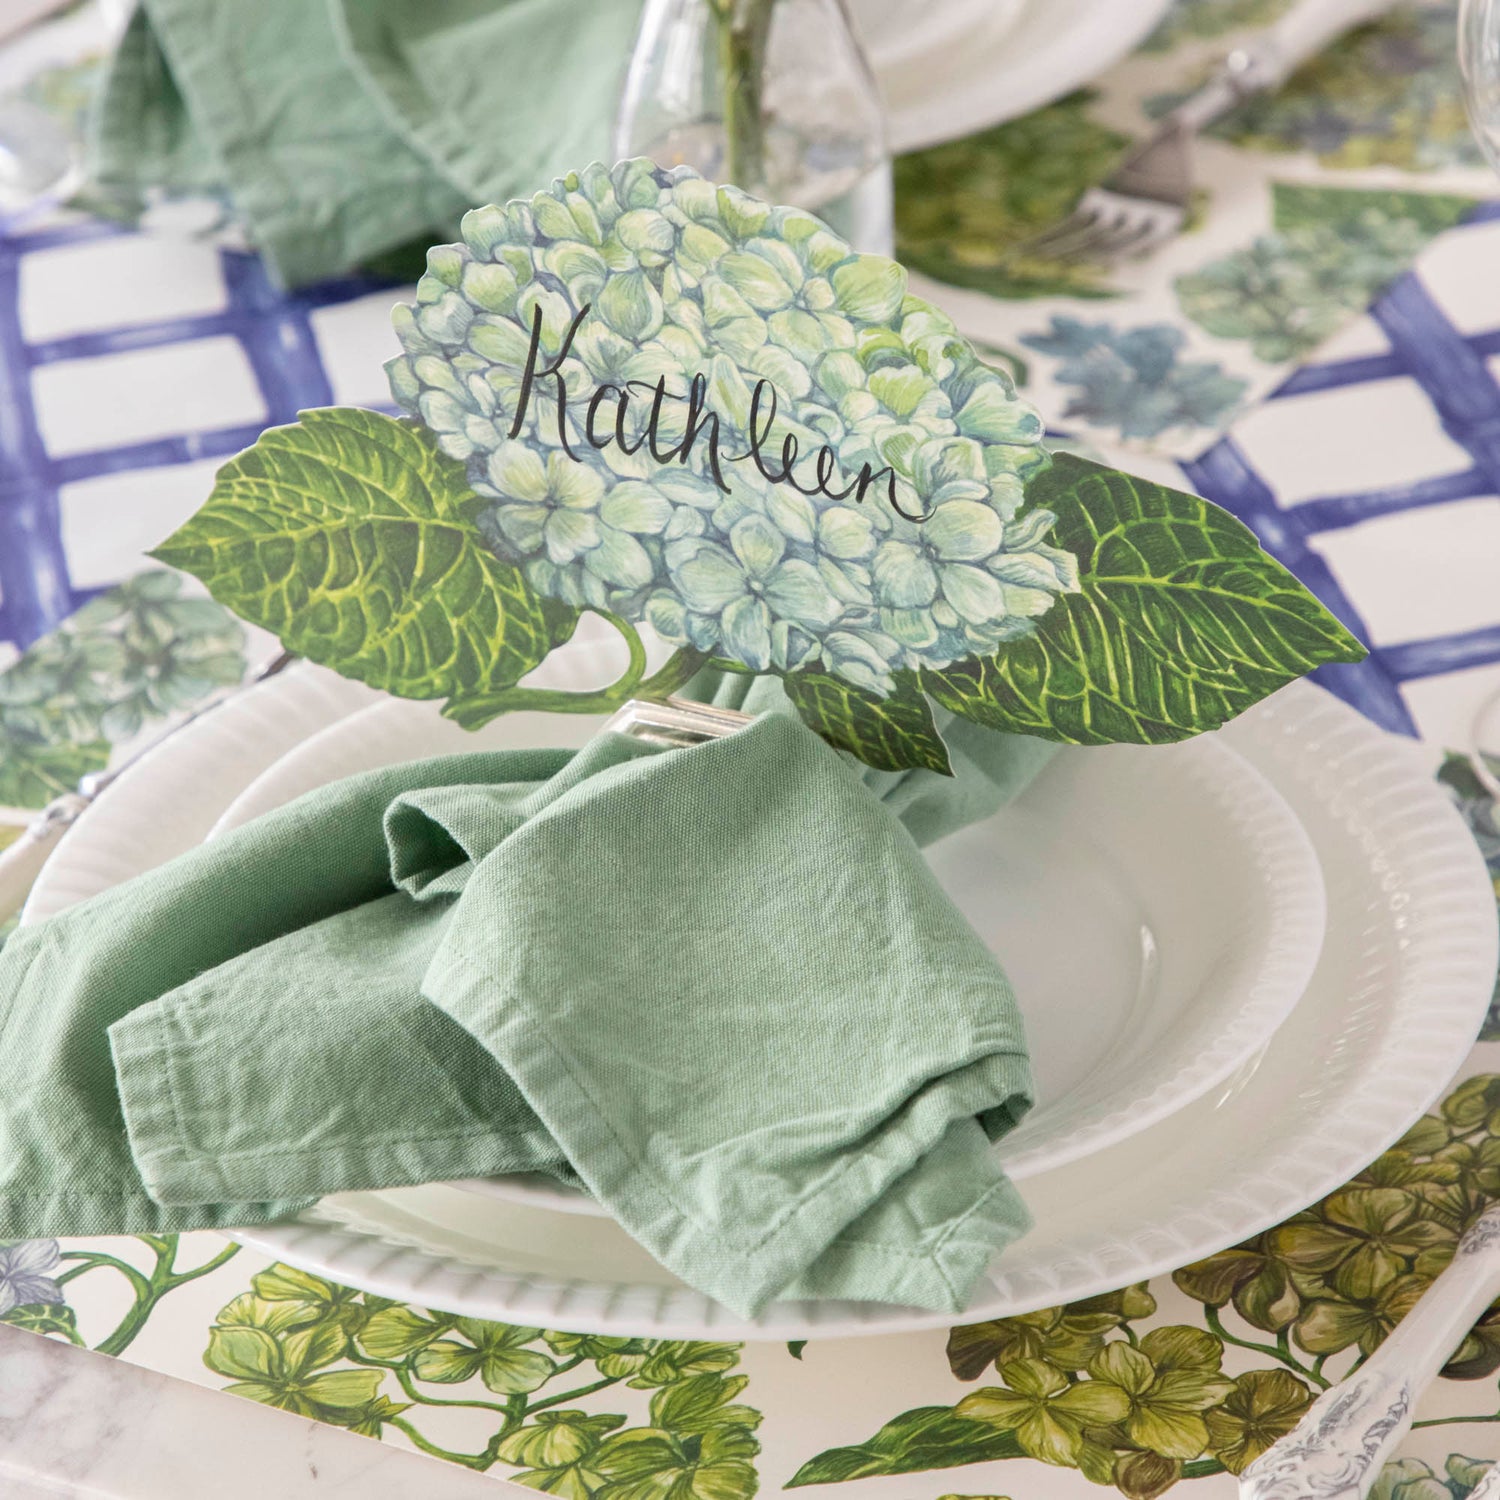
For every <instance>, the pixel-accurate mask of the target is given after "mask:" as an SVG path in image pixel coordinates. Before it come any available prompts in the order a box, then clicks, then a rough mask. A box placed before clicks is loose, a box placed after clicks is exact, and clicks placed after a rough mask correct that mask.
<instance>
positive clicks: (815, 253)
mask: <svg viewBox="0 0 1500 1500" xmlns="http://www.w3.org/2000/svg"><path fill="white" fill-rule="evenodd" d="M462 232H463V240H462V242H461V243H460V244H457V245H451V246H443V247H440V248H439V249H437V250H434V251H433V252H432V254H431V256H430V257H429V262H428V270H427V273H426V274H425V275H424V276H423V278H422V280H421V282H420V283H419V286H418V292H417V302H416V305H415V306H414V307H410V308H402V309H398V312H397V319H396V326H397V332H398V334H399V335H400V338H401V342H402V345H403V346H404V349H405V353H404V354H403V355H402V356H401V357H399V358H397V359H396V360H393V361H392V362H391V364H390V365H389V366H388V369H389V373H390V378H391V388H392V390H393V392H394V393H395V396H396V399H397V400H398V401H399V402H400V403H401V405H402V406H403V407H405V409H406V410H407V411H409V412H410V413H412V414H413V415H414V416H416V417H419V418H420V419H421V421H422V422H423V423H425V424H426V426H427V427H428V428H430V429H431V430H432V431H433V432H434V433H435V434H436V435H437V438H438V442H439V445H440V446H441V448H442V449H443V451H444V452H445V453H446V454H448V455H450V456H451V457H452V458H454V459H457V460H459V461H461V462H462V463H463V464H464V465H465V468H466V471H467V475H468V480H469V483H470V484H471V485H472V486H473V489H474V491H475V492H476V494H478V495H479V496H481V497H482V498H483V499H484V500H485V501H486V502H487V504H486V506H485V508H484V509H483V511H482V512H481V515H480V521H479V525H480V529H481V532H482V534H483V536H484V539H485V541H486V543H487V544H488V545H489V546H490V547H491V548H492V549H493V550H494V551H495V553H496V554H497V555H498V556H500V557H501V558H503V559H505V560H506V561H508V562H510V563H513V564H515V565H517V566H519V567H520V568H521V570H522V572H523V573H524V575H525V577H526V579H527V581H528V582H529V583H530V585H531V586H532V587H533V588H534V589H535V590H536V591H537V593H538V594H540V595H542V596H544V597H548V598H553V599H559V600H562V601H563V602H565V603H567V604H569V605H572V606H575V607H578V608H592V609H596V610H601V611H609V612H611V613H614V614H617V615H619V616H622V617H623V618H625V619H626V620H629V621H633V622H640V621H649V623H650V624H651V625H652V626H653V627H654V628H655V630H656V631H657V633H658V634H659V635H661V636H663V637H665V639H667V640H668V641H670V642H672V643H674V644H676V645H678V646H681V647H691V648H693V649H695V650H697V651H699V652H702V653H703V654H705V655H706V656H709V657H726V658H729V659H731V660H733V661H735V662H738V663H741V664H743V665H744V666H747V667H750V668H752V669H753V670H755V671H776V672H781V673H789V672H792V671H795V670H797V669H801V668H806V669H814V668H816V669H819V670H821V671H824V672H827V673H829V674H832V675H833V676H835V677H838V678H840V679H842V680H843V681H844V682H846V683H848V684H851V685H852V686H854V687H857V688H860V689H863V690H866V691H869V692H871V693H874V694H877V695H888V694H890V693H892V692H893V691H894V690H895V682H894V674H895V673H896V672H898V671H901V670H902V669H908V670H917V669H920V668H923V667H944V666H947V665H949V664H950V663H952V662H955V661H958V660H960V659H963V658H966V657H972V656H977V655H983V654H985V653H988V652H992V651H994V650H995V649H996V648H997V647H998V646H999V645H1000V644H1001V643H1002V642H1005V641H1009V640H1015V639H1017V638H1020V637H1022V636H1024V635H1026V634H1028V633H1030V632H1031V631H1032V630H1033V629H1034V628H1035V621H1036V620H1037V618H1038V617H1039V616H1041V615H1042V614H1044V613H1045V612H1046V611H1047V610H1048V609H1049V608H1050V607H1051V605H1052V603H1053V602H1054V600H1055V599H1056V598H1057V597H1058V596H1059V595H1060V594H1063V593H1066V592H1069V591H1071V590H1073V589H1075V588H1076V587H1077V571H1076V567H1075V565H1074V560H1073V558H1072V557H1071V556H1069V555H1068V554H1067V553H1066V552H1064V551H1063V550H1061V549H1060V548H1058V547H1057V546H1055V545H1053V544H1052V543H1050V542H1049V541H1048V540H1047V532H1048V529H1049V527H1050V526H1051V524H1052V522H1053V520H1054V517H1053V516H1052V515H1051V514H1050V513H1048V512H1045V511H1041V510H1031V511H1029V512H1028V513H1027V514H1026V516H1025V517H1024V518H1021V517H1020V516H1019V515H1018V512H1019V511H1020V508H1021V505H1022V500H1023V495H1024V488H1025V483H1026V480H1027V478H1028V477H1029V476H1031V475H1032V474H1034V473H1036V472H1037V471H1039V470H1040V469H1041V468H1043V467H1045V465H1046V463H1047V456H1046V453H1045V450H1044V449H1043V448H1042V447H1041V437H1042V424H1041V421H1040V419H1039V418H1038V416H1037V414H1036V413H1035V412H1034V411H1033V410H1032V409H1031V408H1030V407H1029V406H1027V405H1026V404H1024V403H1023V402H1022V401H1020V400H1019V399H1018V398H1017V396H1016V394H1015V389H1014V386H1013V385H1012V383H1011V381H1010V380H1009V378H1008V377H1007V376H1006V375H1004V374H1003V373H1001V372H999V371H996V370H993V369H990V368H989V367H988V366H986V365H984V364H983V363H982V362H981V361H980V360H979V359H978V357H977V356H976V355H975V354H974V352H973V351H972V349H971V348H970V347H969V346H968V344H967V343H966V342H965V341H964V340H962V339H961V338H960V337H959V336H958V334H957V332H956V330H955V329H954V327H953V324H952V323H951V322H950V321H949V320H948V319H947V318H946V317H944V316H943V315H942V314H941V313H939V312H937V311H936V310H935V309H933V308H932V307H930V306H929V305H928V304H926V303H924V302H921V301H919V300H918V299H915V298H911V297H908V296H907V293H906V273H905V272H904V271H903V270H902V268H901V267H900V266H899V265H897V264H896V263H895V262H893V261H890V260H886V259H884V258H882V257H879V256H870V255H861V254H857V253H856V252H854V251H853V250H851V249H850V247H849V246H848V245H847V244H846V243H845V242H844V241H843V240H841V239H839V238H838V237H837V236H836V235H834V234H833V233H832V232H831V231H830V230H829V229H827V228H826V226H824V225H823V224H822V223H821V221H819V220H818V219H816V218H814V217H813V216H812V215H810V214H807V213H804V212H802V211H801V210H798V209H791V208H772V207H770V206H768V205H766V204H764V203H761V202H759V201H757V200H756V199H753V198H751V197H748V196H747V195H746V194H744V193H742V192H740V191H738V190H737V189H735V188H732V187H716V186H714V185H713V184H711V183H709V182H707V181H705V180H704V179H703V178H701V177H699V176H698V175H696V174H695V173H693V172H691V171H689V170H687V169H685V168H678V169H675V170H673V171H670V172H669V171H665V170H662V169H660V168H658V167H656V166H655V165H653V164H652V163H650V162H648V161H644V160H634V161H626V162H622V163H620V164H619V165H618V166H616V167H614V168H613V169H606V168H604V167H603V166H598V165H595V166H592V167H590V168H588V169H587V170H585V171H583V172H581V173H576V174H572V175H570V176H569V177H566V178H562V179H559V180H558V181H557V182H555V183H554V184H553V185H552V187H551V188H549V189H548V190H546V191H544V192H541V193H538V194H536V196H535V197H533V198H532V199H531V200H530V201H529V202H517V203H512V204H509V205H507V206H506V207H503V208H497V207H490V208H482V209H477V210H475V211H474V212H472V213H470V214H469V215H468V216H467V217H466V218H465V220H464V223H463V230H462ZM533 335H535V337H536V339H537V341H538V342H537V345H536V346H535V347H534V346H533ZM538 349H539V350H540V352H541V353H542V354H544V355H545V357H546V359H547V360H549V361H551V365H549V366H548V378H547V379H546V380H529V379H528V369H529V368H530V369H534V368H535V367H536V357H535V356H536V353H537V350H538ZM554 370H555V373H554ZM695 382H696V386H695ZM763 383H766V384H769V386H771V387H773V388H774V393H773V394H771V395H770V396H769V397H768V396H767V394H766V384H763ZM694 389H696V390H697V396H696V401H695V400H679V399H674V398H673V396H672V395H671V393H673V392H679V393H680V392H688V391H691V390H694ZM590 393H594V394H593V395H592V397H591V396H590ZM767 400H769V401H770V402H779V403H780V405H779V409H778V410H777V411H776V413H775V417H774V421H775V435H774V446H775V447H776V450H777V452H778V454H779V455H780V456H779V457H777V458H776V459H775V460H774V463H769V462H768V463H765V464H761V463H759V462H757V463H756V464H748V463H745V462H731V461H730V457H731V456H739V457H741V458H742V457H743V456H744V455H745V454H746V452H747V450H748V449H749V448H750V447H751V446H752V445H753V441H754V436H755V432H756V430H757V426H758V425H759V427H760V430H761V431H762V432H764V431H765V430H766V428H767V427H769V424H770V421H771V420H772V419H771V416H770V415H769V410H768V408H767V407H766V406H765V405H764V404H763V403H765V402H766V401H767ZM523 416H524V422H523V421H522V418H523ZM783 444H786V445H790V446H783ZM798 452H800V453H801V454H802V455H804V462H803V466H802V468H801V470H800V471H798V470H792V469H791V462H792V461H791V459H790V458H788V457H787V455H789V454H794V453H798ZM664 453H665V454H666V455H667V460H668V461H667V462H664V461H663V458H662V455H663V454H664ZM813 454H818V455H819V458H818V467H817V470H816V474H817V479H818V483H817V484H814V483H811V482H808V480H809V476H810V473H811V467H812V466H811V461H810V456H811V455H813ZM825 455H826V456H825ZM788 471H791V472H792V473H794V474H796V473H799V472H800V474H801V475H802V477H803V481H804V482H803V483H801V484H798V483H789V482H787V477H786V476H787V472H788ZM862 475H864V476H869V477H868V478H867V479H866V480H865V482H863V483H861V476H862ZM808 490H811V491H813V492H812V493H807V491H808ZM918 497H920V499H918ZM887 501H889V503H887ZM918 507H920V508H918Z"/></svg>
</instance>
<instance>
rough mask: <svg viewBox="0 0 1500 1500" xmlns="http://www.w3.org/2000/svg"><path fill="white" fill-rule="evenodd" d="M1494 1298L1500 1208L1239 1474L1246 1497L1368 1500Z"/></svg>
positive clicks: (1499, 1264) (1499, 1267) (1499, 1276)
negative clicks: (1382, 1334) (1352, 1364)
mask: <svg viewBox="0 0 1500 1500" xmlns="http://www.w3.org/2000/svg"><path fill="white" fill-rule="evenodd" d="M1497 1294H1500V1205H1497V1206H1496V1207H1494V1208H1491V1209H1489V1210H1488V1211H1487V1212H1486V1213H1485V1214H1484V1215H1483V1216H1482V1217H1481V1218H1479V1219H1478V1220H1477V1221H1476V1222H1475V1224H1474V1225H1473V1227H1472V1228H1471V1229H1470V1230H1469V1232H1468V1233H1467V1234H1466V1235H1464V1237H1463V1239H1461V1240H1460V1241H1459V1244H1458V1249H1457V1251H1456V1252H1455V1253H1454V1256H1453V1264H1452V1265H1450V1266H1449V1267H1448V1269H1447V1270H1446V1271H1444V1272H1443V1274H1442V1275H1441V1276H1439V1277H1438V1279H1437V1280H1436V1281H1435V1282H1433V1284H1432V1286H1431V1287H1430V1288H1429V1290H1428V1292H1427V1294H1426V1295H1425V1296H1424V1297H1423V1298H1422V1300H1421V1301H1420V1302H1419V1303H1418V1304H1417V1305H1416V1307H1414V1308H1413V1309H1412V1311H1411V1312H1409V1313H1408V1314H1407V1315H1406V1317H1405V1318H1403V1319H1402V1321H1401V1322H1400V1323H1399V1324H1398V1325H1397V1327H1396V1329H1395V1331H1394V1332H1393V1333H1392V1334H1391V1335H1390V1337H1389V1338H1387V1339H1386V1341H1385V1342H1384V1343H1383V1344H1382V1345H1381V1346H1380V1348H1379V1349H1377V1350H1376V1351H1375V1353H1374V1354H1372V1355H1371V1356H1370V1357H1369V1359H1367V1360H1366V1361H1365V1362H1364V1364H1363V1365H1361V1366H1360V1368H1359V1369H1358V1370H1356V1371H1355V1372H1354V1374H1352V1375H1351V1376H1350V1377H1349V1378H1348V1379H1347V1380H1344V1381H1341V1382H1340V1383H1339V1384H1338V1385H1335V1386H1333V1387H1332V1388H1330V1389H1329V1390H1327V1391H1325V1392H1324V1393H1323V1394H1322V1395H1321V1396H1319V1397H1318V1399H1317V1400H1316V1401H1315V1402H1313V1404H1312V1406H1311V1407H1310V1408H1309V1409H1308V1412H1307V1415H1306V1416H1305V1417H1303V1419H1302V1420H1301V1422H1299V1423H1298V1424H1297V1426H1296V1428H1295V1429H1294V1430H1293V1431H1291V1432H1289V1433H1288V1434H1287V1435H1286V1436H1285V1437H1284V1438H1282V1439H1281V1441H1280V1442H1278V1443H1276V1444H1275V1445H1274V1446H1273V1447H1271V1448H1269V1449H1267V1450H1266V1452H1265V1453H1263V1454H1262V1455H1261V1456H1260V1457H1259V1458H1258V1459H1256V1461H1255V1462H1254V1463H1253V1464H1251V1465H1250V1467H1249V1468H1247V1469H1246V1470H1245V1472H1244V1473H1243V1474H1241V1475H1240V1496H1241V1500H1362V1497H1363V1496H1364V1495H1366V1494H1367V1493H1368V1491H1369V1489H1370V1487H1371V1485H1373V1484H1374V1483H1375V1481H1376V1479H1377V1478H1379V1476H1380V1470H1381V1467H1382V1466H1383V1465H1384V1463H1385V1461H1386V1460H1387V1459H1388V1458H1390V1457H1391V1455H1392V1454H1393V1453H1394V1451H1395V1449H1396V1446H1397V1445H1398V1444H1399V1443H1400V1441H1401V1439H1402V1438H1403V1437H1405V1436H1406V1433H1407V1430H1408V1429H1409V1428H1410V1426H1411V1420H1412V1410H1413V1407H1414V1406H1415V1405H1416V1401H1417V1398H1418V1397H1419V1396H1420V1395H1421V1393H1422V1390H1423V1389H1424V1388H1425V1387H1426V1386H1427V1385H1428V1384H1429V1383H1430V1382H1431V1381H1432V1380H1433V1379H1435V1378H1436V1376H1437V1373H1438V1371H1439V1370H1440V1369H1442V1367H1443V1365H1444V1364H1445V1363H1446V1362H1447V1360H1448V1358H1449V1356H1450V1355H1451V1354H1452V1353H1453V1351H1454V1349H1455V1348H1457V1346H1458V1345H1459V1344H1460V1343H1461V1342H1462V1340H1463V1337H1464V1335H1465V1334H1466V1333H1468V1331H1469V1330H1470V1329H1471V1328H1472V1327H1473V1326H1474V1324H1475V1323H1476V1322H1477V1321H1478V1319H1479V1317H1480V1315H1481V1314H1482V1313H1483V1312H1484V1310H1485V1308H1487V1307H1488V1306H1489V1305H1490V1303H1491V1302H1493V1301H1494V1300H1495V1297H1496V1295H1497ZM1487 1479H1488V1476H1487ZM1496 1484H1497V1486H1500V1480H1497V1481H1496ZM1496 1493H1497V1494H1500V1489H1497V1491H1496Z"/></svg>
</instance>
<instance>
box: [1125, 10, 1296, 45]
mask: <svg viewBox="0 0 1500 1500" xmlns="http://www.w3.org/2000/svg"><path fill="white" fill-rule="evenodd" d="M1291 3H1292V0H1173V4H1172V8H1171V9H1170V10H1169V11H1168V12H1167V13H1166V15H1165V16H1163V17H1162V20H1161V24H1160V25H1159V26H1158V27H1157V28H1156V30H1155V31H1153V32H1152V33H1151V35H1150V36H1149V37H1147V39H1146V41H1145V43H1144V47H1143V50H1144V51H1147V52H1170V51H1171V50H1172V48H1174V47H1176V46H1179V45H1180V44H1181V43H1183V42H1190V41H1208V40H1212V39H1213V38H1214V37H1220V36H1223V35H1224V34H1225V33H1226V32H1229V31H1235V30H1238V29H1239V28H1240V27H1242V26H1269V25H1270V24H1271V22H1272V21H1274V20H1275V19H1276V18H1277V17H1278V16H1280V15H1282V14H1284V13H1285V12H1286V10H1287V9H1288V8H1289V7H1290V5H1291Z"/></svg>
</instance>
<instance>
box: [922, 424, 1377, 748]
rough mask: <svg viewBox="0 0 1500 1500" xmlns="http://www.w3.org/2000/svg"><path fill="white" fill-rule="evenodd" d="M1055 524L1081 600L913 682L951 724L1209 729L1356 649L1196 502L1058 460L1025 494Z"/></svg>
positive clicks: (1101, 739)
mask: <svg viewBox="0 0 1500 1500" xmlns="http://www.w3.org/2000/svg"><path fill="white" fill-rule="evenodd" d="M1026 499H1027V502H1028V505H1035V506H1041V507H1043V508H1044V509H1047V510H1050V511H1052V512H1053V513H1054V514H1055V515H1056V516H1057V524H1056V525H1055V526H1054V528H1053V530H1052V534H1051V537H1050V540H1051V541H1052V542H1053V543H1055V544H1056V545H1057V546H1059V547H1063V548H1065V549H1066V550H1067V551H1069V552H1071V553H1073V554H1074V555H1075V556H1076V557H1077V559H1078V569H1079V582H1080V587H1079V591H1078V592H1077V593H1074V594H1067V595H1064V596H1063V597H1062V598H1061V599H1060V600H1059V601H1058V602H1057V603H1056V604H1054V605H1053V607H1052V608H1051V609H1050V610H1049V611H1048V612H1047V614H1046V615H1044V616H1043V617H1042V620H1041V623H1040V625H1039V627H1038V629H1037V631H1036V633H1035V635H1032V636H1029V637H1027V638H1026V639H1024V640H1020V641H1016V642H1014V643H1013V644H1010V645H1007V646H1005V647H1003V648H1002V649H1001V650H1000V651H999V652H997V653H996V654H995V655H994V656H991V657H986V658H982V659H974V660H970V661H964V662H957V663H955V664H954V665H953V666H951V667H946V668H943V669H942V670H940V671H933V670H930V669H929V670H926V671H924V672H923V673H922V686H923V687H924V688H925V689H926V690H927V692H929V693H931V694H932V696H933V697H934V698H935V699H936V700H937V701H938V702H939V703H940V704H942V705H943V707H944V708H948V709H951V710H952V711H953V712H954V713H957V714H961V715H963V716H964V717H965V718H968V719H972V720H973V721H974V722H975V723H978V724H984V725H986V726H988V727H990V728H994V729H1004V730H1012V731H1016V732H1019V733H1022V734H1033V735H1039V736H1041V737H1042V738H1043V739H1050V740H1061V741H1063V742H1065V743H1071V744H1079V745H1102V744H1109V743H1112V742H1116V741H1126V742H1130V743H1138V744H1165V743H1168V742H1170V741H1173V740H1181V739H1186V738H1188V737H1189V736H1190V735H1194V734H1198V733H1201V732H1202V731H1204V730H1208V729H1216V728H1218V726H1219V725H1221V724H1223V723H1225V722H1226V721H1227V720H1229V719H1232V718H1233V717H1234V716H1235V715H1236V714H1238V713H1241V712H1243V711H1244V710H1245V709H1247V708H1249V707H1251V706H1252V705H1253V704H1255V703H1258V702H1259V701H1260V700H1261V699H1262V698H1264V697H1266V696H1267V695H1268V694H1270V693H1273V692H1275V691H1276V689H1277V688H1280V687H1283V686H1284V685H1285V684H1286V683H1288V682H1291V681H1292V680H1293V679H1294V678H1296V677H1300V676H1301V675H1302V674H1303V673H1305V672H1309V671H1311V670H1312V669H1313V668H1314V667H1317V666H1320V665H1322V664H1323V663H1325V662H1355V661H1360V660H1361V659H1362V658H1363V657H1364V655H1365V650H1364V647H1362V646H1361V645H1360V644H1359V642H1358V641H1356V640H1355V639H1354V637H1353V636H1351V635H1350V634H1349V632H1348V631H1346V630H1345V629H1344V627H1343V626H1342V625H1340V624H1339V622H1338V621H1337V620H1335V619H1334V617H1333V616H1332V615H1331V614H1329V613H1328V611H1327V610H1326V609H1324V608H1323V606H1322V605H1321V604H1320V603H1319V602H1318V601H1317V599H1315V598H1314V597H1313V595H1312V594H1310V593H1308V591H1307V590H1306V589H1305V588H1304V587H1303V586H1302V585H1301V584H1300V583H1299V582H1298V581H1297V580H1296V579H1295V578H1294V577H1293V576H1292V575H1291V574H1290V573H1289V572H1287V570H1286V569H1285V568H1284V567H1282V566H1281V564H1280V563H1278V562H1277V561H1276V560H1275V559H1274V558H1272V557H1270V556H1269V555H1267V554H1266V553H1265V552H1263V551H1262V550H1261V549H1260V546H1259V544H1258V543H1257V542H1256V540H1255V537H1254V536H1253V535H1252V533H1251V532H1250V531H1249V529H1248V528H1247V527H1245V526H1243V525H1242V524H1241V523H1240V522H1239V521H1237V520H1235V518H1234V517H1233V516H1231V515H1229V514H1228V513H1227V512H1225V511H1223V510H1220V509H1219V508H1218V507H1217V506H1215V505H1211V504H1209V502H1208V501H1206V500H1200V499H1198V498H1197V497H1196V496H1194V495H1188V494H1184V493H1183V492H1181V491H1179V490H1171V489H1167V488H1166V487H1165V486H1163V485H1159V484H1153V483H1151V482H1149V481H1147V480H1143V479H1135V478H1132V477H1131V476H1130V475H1128V474H1122V473H1119V472H1117V471H1116V470H1113V469H1106V468H1102V467H1101V466H1100V465H1098V464H1093V463H1090V462H1088V461H1087V460H1086V459H1081V458H1077V457H1074V456H1073V455H1071V454H1058V455H1057V456H1056V457H1055V458H1054V460H1053V462H1052V465H1051V467H1050V468H1049V469H1047V470H1046V471H1045V472H1044V473H1042V474H1040V475H1038V476H1037V478H1036V479H1034V480H1033V481H1032V482H1031V484H1030V485H1029V486H1028V487H1027V490H1026Z"/></svg>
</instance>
